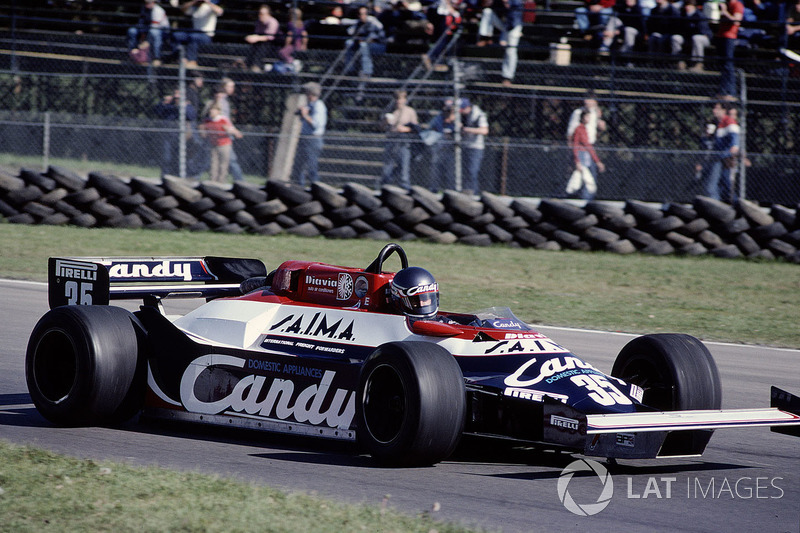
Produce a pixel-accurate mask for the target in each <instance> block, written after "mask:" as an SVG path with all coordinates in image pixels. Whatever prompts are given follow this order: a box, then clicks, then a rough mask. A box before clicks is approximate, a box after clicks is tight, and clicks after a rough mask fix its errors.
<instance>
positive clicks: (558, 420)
mask: <svg viewBox="0 0 800 533" xmlns="http://www.w3.org/2000/svg"><path fill="white" fill-rule="evenodd" d="M550 424H551V425H553V426H556V427H559V428H564V429H571V430H573V431H578V421H577V420H575V419H574V418H567V417H564V416H558V415H550Z"/></svg>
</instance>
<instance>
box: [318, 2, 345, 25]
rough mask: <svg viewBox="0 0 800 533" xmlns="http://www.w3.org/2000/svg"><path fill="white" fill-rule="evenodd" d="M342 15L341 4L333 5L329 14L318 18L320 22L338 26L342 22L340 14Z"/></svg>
mask: <svg viewBox="0 0 800 533" xmlns="http://www.w3.org/2000/svg"><path fill="white" fill-rule="evenodd" d="M343 15H344V11H342V6H333V7H332V8H331V14H330V15H328V16H327V17H325V18H324V19H322V20H320V21H319V23H320V24H329V25H331V26H338V25H340V24H341V23H342V16H343Z"/></svg>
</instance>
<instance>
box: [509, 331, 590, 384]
mask: <svg viewBox="0 0 800 533" xmlns="http://www.w3.org/2000/svg"><path fill="white" fill-rule="evenodd" d="M537 342H538V341H537ZM551 342H552V341H551ZM553 344H554V345H555V346H558V345H557V344H555V343H553ZM559 348H561V347H560V346H559ZM534 363H536V358H535V357H534V358H533V359H530V360H528V361H526V362H525V363H523V364H522V366H520V367H519V368H518V369H517V370H516V372H514V373H513V374H511V375H510V376H508V377H507V378H505V379H504V380H503V382H504V383H505V384H506V386H508V387H530V386H532V385H536V384H537V383H539V382H541V381H545V382H547V383H554V382H556V381H558V380H559V379H561V378H565V377H570V376H574V375H578V374H602V372H600V371H599V370H597V369H596V368H595V367H593V366H592V365H591V364H589V363H587V362H585V361H581V360H580V359H578V358H577V357H572V356H566V357H553V358H552V359H548V360H547V361H545V362H544V363H542V366H541V367H539V374H538V375H537V376H535V377H533V378H531V379H520V378H522V376H523V374H525V372H526V371H527V370H528V369H529V368H530V367H531V366H533V364H534Z"/></svg>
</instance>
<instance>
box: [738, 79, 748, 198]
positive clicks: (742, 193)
mask: <svg viewBox="0 0 800 533" xmlns="http://www.w3.org/2000/svg"><path fill="white" fill-rule="evenodd" d="M738 74H739V84H740V91H739V97H740V100H741V102H742V116H741V117H739V127H740V128H741V134H740V136H739V145H740V146H739V151H740V155H739V198H741V199H743V200H744V199H746V198H747V165H745V161H747V77H746V76H745V73H744V70H742V69H739V70H738Z"/></svg>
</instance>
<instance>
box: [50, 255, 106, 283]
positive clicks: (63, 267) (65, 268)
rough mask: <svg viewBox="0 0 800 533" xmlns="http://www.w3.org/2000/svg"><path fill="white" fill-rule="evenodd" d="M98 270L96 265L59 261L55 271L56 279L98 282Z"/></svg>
mask: <svg viewBox="0 0 800 533" xmlns="http://www.w3.org/2000/svg"><path fill="white" fill-rule="evenodd" d="M97 268H98V265H96V264H94V263H83V262H80V261H69V260H66V259H57V260H56V269H55V270H56V277H64V278H70V279H80V280H85V281H96V280H97Z"/></svg>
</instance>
